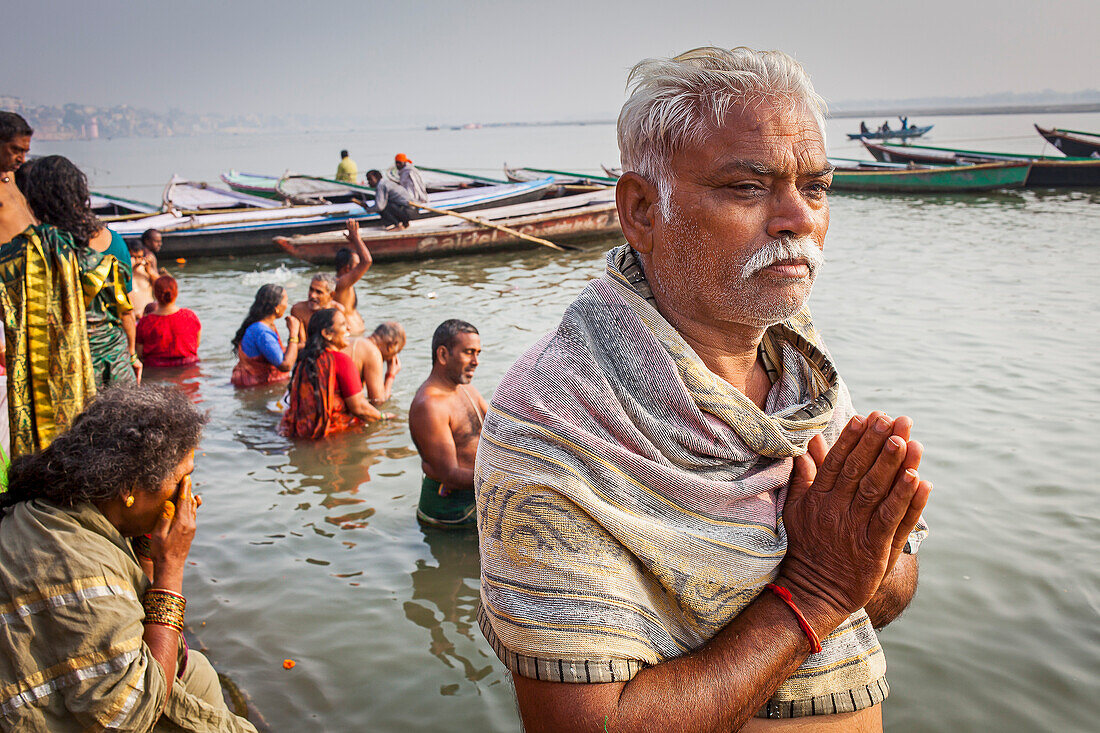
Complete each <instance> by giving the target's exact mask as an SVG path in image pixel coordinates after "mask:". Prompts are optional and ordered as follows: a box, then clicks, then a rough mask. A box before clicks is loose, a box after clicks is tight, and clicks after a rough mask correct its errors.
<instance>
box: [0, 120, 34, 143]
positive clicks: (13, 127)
mask: <svg viewBox="0 0 1100 733" xmlns="http://www.w3.org/2000/svg"><path fill="white" fill-rule="evenodd" d="M33 134H34V130H33V129H32V128H31V126H30V125H28V124H27V121H26V120H25V119H23V117H22V116H21V115H18V114H16V113H15V112H0V143H10V142H11V141H12V140H14V139H15V138H17V137H30V136H31V135H33Z"/></svg>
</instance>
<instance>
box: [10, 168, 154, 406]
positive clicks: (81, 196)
mask: <svg viewBox="0 0 1100 733" xmlns="http://www.w3.org/2000/svg"><path fill="white" fill-rule="evenodd" d="M16 181H17V183H18V184H19V188H20V190H21V191H22V192H23V195H24V196H25V197H26V199H27V203H28V204H29V205H30V207H31V210H32V211H34V214H35V216H36V217H38V219H39V221H41V222H42V223H43V224H52V225H53V226H55V227H57V228H58V229H62V230H64V231H67V232H69V233H70V234H71V235H72V236H73V240H74V241H75V243H76V247H77V261H78V263H79V265H80V273H81V274H80V276H81V285H82V287H83V290H84V304H85V311H86V314H87V319H88V345H89V347H90V348H91V355H92V372H93V374H94V375H95V382H96V386H97V387H106V386H109V385H112V384H119V383H127V382H134V381H138V382H140V381H141V370H142V365H141V360H140V359H138V357H137V353H136V349H137V347H136V339H135V334H136V319H135V317H134V312H133V311H134V307H133V305H132V304H131V303H130V296H129V293H130V290H131V279H132V277H133V270H132V269H131V264H130V251H129V250H128V249H127V247H126V243H125V242H124V241H123V240H122V237H120V236H119V235H118V234H117V233H116V232H113V231H111V230H110V229H108V228H107V227H105V226H103V224H102V223H101V222H100V221H99V219H97V218H96V216H95V214H94V213H93V212H92V209H91V206H90V203H89V197H88V179H87V178H86V177H85V176H84V173H83V172H81V170H80V169H79V168H77V167H76V166H75V165H73V163H72V162H71V161H70V160H69V159H68V158H65V157H63V156H60V155H49V156H46V157H45V158H38V159H36V160H32V161H30V162H29V163H24V164H23V166H22V167H20V169H19V170H18V171H17V172H16Z"/></svg>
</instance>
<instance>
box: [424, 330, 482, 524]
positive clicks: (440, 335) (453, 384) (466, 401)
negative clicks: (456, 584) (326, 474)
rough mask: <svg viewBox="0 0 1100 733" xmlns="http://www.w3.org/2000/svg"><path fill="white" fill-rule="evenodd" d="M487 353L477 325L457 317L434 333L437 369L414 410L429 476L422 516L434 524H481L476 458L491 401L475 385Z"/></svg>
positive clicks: (433, 363)
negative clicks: (480, 362)
mask: <svg viewBox="0 0 1100 733" xmlns="http://www.w3.org/2000/svg"><path fill="white" fill-rule="evenodd" d="M480 354H481V337H480V336H479V335H478V332H477V329H476V328H474V327H473V326H472V325H471V324H469V323H466V322H465V321H460V320H458V319H451V320H449V321H444V322H443V323H441V324H439V327H438V328H436V329H435V334H434V335H433V336H432V373H431V374H430V375H429V376H428V379H427V380H426V381H425V382H424V384H422V385H420V389H419V390H417V392H416V396H415V397H414V398H413V401H412V406H411V407H410V408H409V432H410V433H412V439H413V442H414V443H416V448H417V450H419V451H420V462H421V463H420V465H421V467H422V468H423V469H424V480H423V482H422V484H421V487H420V505H419V506H418V507H417V510H416V518H417V519H419V520H420V521H421V522H422V523H423V524H426V525H429V526H433V527H443V528H454V527H476V526H477V513H476V505H475V504H474V459H475V457H476V456H477V444H478V441H479V440H480V439H481V426H482V423H483V422H484V420H485V411H486V410H487V409H488V407H489V405H488V404H487V403H486V402H485V400H484V399H483V398H482V396H481V395H480V394H478V391H477V390H476V389H474V387H473V386H472V385H471V384H470V381H471V380H472V379H473V378H474V371H475V370H476V369H477V363H478V356H479V355H480Z"/></svg>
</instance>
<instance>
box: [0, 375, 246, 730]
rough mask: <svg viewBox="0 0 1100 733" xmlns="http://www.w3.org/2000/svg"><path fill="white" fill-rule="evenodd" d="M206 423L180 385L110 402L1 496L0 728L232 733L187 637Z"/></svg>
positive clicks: (31, 463)
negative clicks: (190, 560) (198, 465)
mask: <svg viewBox="0 0 1100 733" xmlns="http://www.w3.org/2000/svg"><path fill="white" fill-rule="evenodd" d="M205 422H206V418H205V417H204V416H203V415H202V414H201V413H200V412H199V411H198V410H197V409H196V408H195V406H194V405H193V404H192V403H191V402H190V401H189V400H188V399H187V397H186V396H185V395H184V394H183V393H182V392H180V391H179V390H178V389H176V388H174V387H166V386H152V387H138V386H136V385H122V386H118V387H113V388H111V389H108V390H107V391H105V392H103V393H102V394H101V395H100V396H99V397H98V398H97V399H96V400H95V401H94V402H92V404H91V405H90V406H89V407H88V408H87V409H86V410H85V411H84V412H83V413H81V414H80V416H78V417H77V418H76V420H75V421H74V422H73V424H72V427H70V428H69V430H68V431H66V432H65V433H62V434H61V435H59V436H58V437H57V438H55V439H54V441H53V442H52V443H51V444H50V445H49V447H48V448H46V449H45V450H43V451H41V452H39V453H35V454H32V455H29V456H23V457H21V458H17V459H16V460H15V461H14V462H13V463H12V465H11V469H10V471H9V474H8V492H7V493H6V494H3V495H2V496H0V504H2V510H0V729H2V730H20V731H24V730H25V731H45V730H49V731H60V732H62V733H64V732H66V731H73V732H74V733H75V731H86V730H118V731H180V730H184V731H231V732H234V733H241V732H251V733H255V731H256V729H255V728H254V727H253V726H252V725H251V724H250V723H249V722H248V721H246V720H244V719H242V718H239V717H237V716H236V715H233V714H232V713H231V712H230V711H229V709H228V708H227V707H226V705H225V702H224V701H223V699H222V695H221V688H220V685H219V682H218V677H217V674H216V673H215V671H214V669H213V667H211V665H210V662H209V661H207V659H206V657H204V656H203V655H202V654H200V653H199V652H196V651H193V650H189V649H188V647H187V644H186V642H185V641H184V638H183V634H182V631H183V627H184V609H185V606H186V599H185V596H184V585H183V580H184V568H185V566H186V565H187V556H188V553H189V552H190V548H191V541H192V539H193V538H194V536H195V521H196V511H197V509H198V507H199V506H201V504H202V501H201V500H200V499H199V498H198V497H197V496H195V495H194V494H193V493H192V490H191V476H190V474H191V472H192V471H193V470H194V467H195V448H196V447H197V446H198V443H199V438H200V437H201V434H202V426H203V423H205Z"/></svg>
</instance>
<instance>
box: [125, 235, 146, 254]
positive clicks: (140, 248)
mask: <svg viewBox="0 0 1100 733" xmlns="http://www.w3.org/2000/svg"><path fill="white" fill-rule="evenodd" d="M126 249H128V250H130V254H132V255H137V254H143V253H144V252H145V245H143V244H142V243H141V240H140V239H128V240H126Z"/></svg>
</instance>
